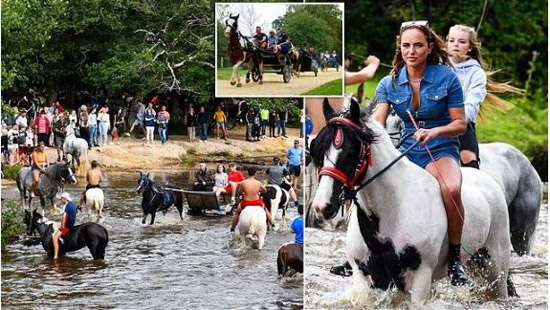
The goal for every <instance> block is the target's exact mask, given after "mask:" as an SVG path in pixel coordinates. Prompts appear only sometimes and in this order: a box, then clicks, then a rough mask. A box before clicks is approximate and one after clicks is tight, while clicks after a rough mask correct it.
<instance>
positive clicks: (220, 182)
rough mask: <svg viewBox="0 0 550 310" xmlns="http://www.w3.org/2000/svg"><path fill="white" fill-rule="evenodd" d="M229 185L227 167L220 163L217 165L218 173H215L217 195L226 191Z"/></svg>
mask: <svg viewBox="0 0 550 310" xmlns="http://www.w3.org/2000/svg"><path fill="white" fill-rule="evenodd" d="M228 185H229V179H228V176H227V173H225V167H224V166H223V165H222V164H218V166H217V167H216V174H214V188H213V190H214V192H215V193H216V196H219V195H220V194H221V193H225V188H226V187H227V186H228Z"/></svg>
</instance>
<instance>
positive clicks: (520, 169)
mask: <svg viewBox="0 0 550 310" xmlns="http://www.w3.org/2000/svg"><path fill="white" fill-rule="evenodd" d="M402 129H403V121H401V119H400V118H399V117H398V116H392V117H391V120H390V118H388V121H387V122H386V130H387V131H388V133H389V134H390V137H391V138H392V142H393V143H394V145H397V143H398V142H399V139H400V136H401V131H402ZM479 157H480V162H479V169H480V170H481V171H484V172H486V173H487V174H489V175H490V176H492V177H493V178H494V179H495V180H496V181H497V183H498V184H499V185H500V186H501V188H502V189H503V190H504V194H505V196H506V203H507V204H508V214H509V218H510V237H511V240H512V246H513V248H514V251H515V252H516V253H518V254H519V255H523V254H526V253H528V252H529V250H530V248H531V244H532V242H533V233H534V232H535V228H536V226H537V221H538V218H539V211H540V207H541V205H542V191H543V183H542V181H541V179H540V176H539V175H538V173H537V171H536V170H535V168H534V167H533V165H532V164H531V162H530V161H529V159H528V158H527V157H526V156H525V155H523V153H522V152H521V151H520V150H518V149H517V148H515V147H514V146H512V145H510V144H507V143H482V144H480V145H479Z"/></svg>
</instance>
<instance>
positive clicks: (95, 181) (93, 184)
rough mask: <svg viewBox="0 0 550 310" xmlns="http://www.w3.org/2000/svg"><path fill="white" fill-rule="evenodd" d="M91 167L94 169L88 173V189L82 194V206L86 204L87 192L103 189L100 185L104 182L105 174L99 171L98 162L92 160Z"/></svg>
mask: <svg viewBox="0 0 550 310" xmlns="http://www.w3.org/2000/svg"><path fill="white" fill-rule="evenodd" d="M91 166H92V168H91V169H90V170H88V172H87V173H86V181H87V182H88V184H86V189H85V190H84V192H83V193H82V197H81V198H80V204H81V205H82V204H84V203H86V192H87V191H88V190H89V189H91V188H101V186H100V183H101V182H102V181H103V174H102V173H101V170H100V169H99V164H98V162H97V161H95V160H92V162H91Z"/></svg>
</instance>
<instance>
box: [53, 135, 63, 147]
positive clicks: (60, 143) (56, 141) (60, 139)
mask: <svg viewBox="0 0 550 310" xmlns="http://www.w3.org/2000/svg"><path fill="white" fill-rule="evenodd" d="M63 143H65V137H63V136H59V135H54V136H53V144H54V145H55V146H57V147H63Z"/></svg>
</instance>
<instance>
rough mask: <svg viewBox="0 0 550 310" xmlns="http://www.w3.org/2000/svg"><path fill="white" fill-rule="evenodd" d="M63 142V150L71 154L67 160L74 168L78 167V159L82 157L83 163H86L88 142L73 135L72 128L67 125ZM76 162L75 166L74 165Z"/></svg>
mask: <svg viewBox="0 0 550 310" xmlns="http://www.w3.org/2000/svg"><path fill="white" fill-rule="evenodd" d="M65 134H66V135H65V142H63V152H64V153H65V154H66V155H71V156H70V158H69V162H70V163H71V165H72V167H73V168H74V169H79V168H80V163H81V162H80V159H81V158H82V157H84V164H87V163H88V142H87V141H86V140H84V139H82V138H78V137H76V135H75V131H74V128H73V127H72V126H71V125H69V126H67V128H66V129H65ZM75 162H76V166H75Z"/></svg>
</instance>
